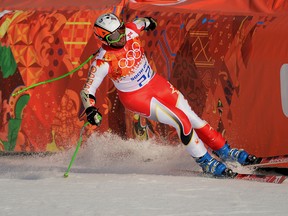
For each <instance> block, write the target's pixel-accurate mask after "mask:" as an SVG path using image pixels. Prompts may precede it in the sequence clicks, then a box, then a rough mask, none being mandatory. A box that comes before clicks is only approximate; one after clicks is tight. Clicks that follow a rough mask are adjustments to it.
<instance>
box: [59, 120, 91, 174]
mask: <svg viewBox="0 0 288 216" xmlns="http://www.w3.org/2000/svg"><path fill="white" fill-rule="evenodd" d="M88 124H89V122H86V123H85V124H84V125H83V126H82V128H81V132H80V137H79V140H78V142H77V146H76V149H75V151H74V154H73V156H72V158H71V161H70V163H69V166H68V168H67V170H66V172H65V173H64V178H67V177H68V175H69V172H70V169H71V166H72V164H73V162H74V160H75V158H76V155H77V153H78V150H79V148H80V146H81V143H82V135H83V132H84V128H85V127H86V126H87V125H88Z"/></svg>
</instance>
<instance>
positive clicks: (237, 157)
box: [213, 143, 257, 165]
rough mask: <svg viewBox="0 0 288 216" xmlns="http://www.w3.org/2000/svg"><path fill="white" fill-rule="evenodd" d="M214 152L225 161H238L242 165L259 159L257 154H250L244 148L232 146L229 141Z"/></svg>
mask: <svg viewBox="0 0 288 216" xmlns="http://www.w3.org/2000/svg"><path fill="white" fill-rule="evenodd" d="M213 153H214V154H216V155H217V156H218V157H219V158H221V159H222V160H223V161H237V162H238V163H240V164H241V165H249V164H254V163H256V161H257V157H256V156H255V155H251V154H248V153H247V152H246V151H245V150H243V149H236V148H230V146H229V145H228V144H227V143H225V145H224V146H223V147H222V148H221V149H219V150H217V151H213Z"/></svg>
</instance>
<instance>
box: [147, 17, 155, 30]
mask: <svg viewBox="0 0 288 216" xmlns="http://www.w3.org/2000/svg"><path fill="white" fill-rule="evenodd" d="M145 18H146V19H148V20H149V23H150V24H149V25H148V26H145V30H146V31H150V30H151V31H153V30H154V29H155V28H156V27H157V22H156V20H154V19H153V18H152V17H145ZM146 23H147V22H146Z"/></svg>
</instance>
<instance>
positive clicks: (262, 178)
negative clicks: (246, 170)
mask: <svg viewBox="0 0 288 216" xmlns="http://www.w3.org/2000/svg"><path fill="white" fill-rule="evenodd" d="M228 178H229V177H228ZM232 178H233V179H239V180H249V181H257V182H266V183H275V184H282V183H283V182H284V181H285V179H286V178H287V176H284V175H265V174H243V173H236V175H235V176H234V177H232Z"/></svg>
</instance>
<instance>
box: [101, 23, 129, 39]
mask: <svg viewBox="0 0 288 216" xmlns="http://www.w3.org/2000/svg"><path fill="white" fill-rule="evenodd" d="M124 36H125V24H124V22H122V23H121V25H120V27H119V28H118V29H116V30H115V31H114V32H112V33H111V34H108V35H106V36H105V40H106V41H107V42H108V43H109V44H112V43H117V42H119V41H120V40H121V38H122V37H124Z"/></svg>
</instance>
